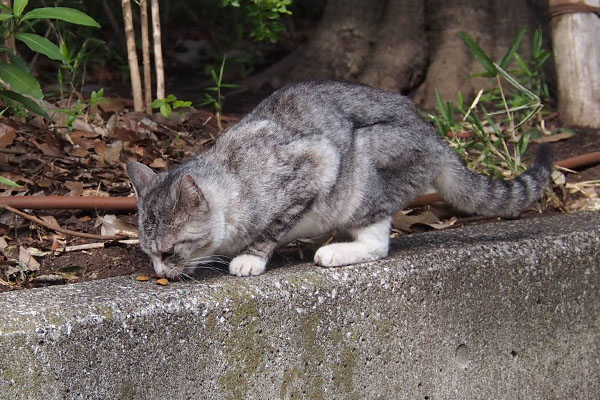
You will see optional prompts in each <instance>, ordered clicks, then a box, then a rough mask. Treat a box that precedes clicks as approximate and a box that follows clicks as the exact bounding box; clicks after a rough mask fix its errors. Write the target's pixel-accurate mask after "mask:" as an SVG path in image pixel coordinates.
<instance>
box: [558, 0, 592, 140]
mask: <svg viewBox="0 0 600 400" xmlns="http://www.w3.org/2000/svg"><path fill="white" fill-rule="evenodd" d="M556 3H558V2H556V1H553V0H551V1H550V6H552V5H553V4H556ZM560 3H562V4H564V3H575V4H579V3H580V0H577V1H572V0H569V1H566V0H561V2H560ZM585 3H586V4H588V5H590V6H595V7H598V6H600V1H599V0H587V1H586V2H585ZM599 38H600V17H598V16H597V15H595V14H592V13H568V14H564V15H560V16H556V17H555V18H554V19H553V20H552V40H553V48H554V58H555V62H556V72H557V81H558V112H559V114H560V119H561V120H562V121H563V122H564V123H566V124H568V125H575V126H582V127H591V128H600V64H599V61H600V42H598V40H599Z"/></svg>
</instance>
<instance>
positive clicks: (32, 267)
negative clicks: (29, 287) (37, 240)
mask: <svg viewBox="0 0 600 400" xmlns="http://www.w3.org/2000/svg"><path fill="white" fill-rule="evenodd" d="M19 264H20V265H21V267H22V270H23V272H33V271H38V270H39V269H40V263H39V262H37V260H36V259H35V258H33V256H32V255H31V253H30V252H29V250H28V249H26V248H25V247H23V246H20V247H19Z"/></svg>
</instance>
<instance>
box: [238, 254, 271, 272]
mask: <svg viewBox="0 0 600 400" xmlns="http://www.w3.org/2000/svg"><path fill="white" fill-rule="evenodd" d="M266 265H267V262H266V260H263V259H262V258H260V257H256V256H252V255H249V254H242V255H240V256H237V257H236V258H234V259H233V260H231V262H230V263H229V273H230V274H231V275H237V276H251V275H260V274H262V273H263V272H265V266H266Z"/></svg>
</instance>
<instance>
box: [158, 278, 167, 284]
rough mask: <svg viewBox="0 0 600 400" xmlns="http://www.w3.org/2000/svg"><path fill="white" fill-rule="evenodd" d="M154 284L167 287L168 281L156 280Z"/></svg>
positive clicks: (165, 279)
mask: <svg viewBox="0 0 600 400" xmlns="http://www.w3.org/2000/svg"><path fill="white" fill-rule="evenodd" d="M156 283H158V284H159V285H161V286H167V285H168V284H169V280H168V279H167V278H161V279H157V280H156Z"/></svg>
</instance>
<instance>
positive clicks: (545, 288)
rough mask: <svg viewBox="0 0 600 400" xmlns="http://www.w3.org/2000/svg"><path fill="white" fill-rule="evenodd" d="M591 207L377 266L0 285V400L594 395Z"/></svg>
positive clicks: (463, 233)
mask: <svg viewBox="0 0 600 400" xmlns="http://www.w3.org/2000/svg"><path fill="white" fill-rule="evenodd" d="M599 253H600V213H597V212H587V213H578V214H572V215H559V216H554V217H547V218H536V219H529V220H519V221H509V222H499V223H495V224H486V225H479V226H472V227H467V228H460V229H452V230H447V231H442V232H432V233H424V234H415V235H411V236H406V237H403V238H400V239H396V240H394V241H393V245H392V251H391V256H390V257H389V258H388V259H386V260H382V261H377V262H371V263H364V264H361V265H356V266H350V267H345V268H336V269H320V268H318V267H315V266H312V265H310V264H303V265H291V266H282V267H281V268H274V269H272V270H269V271H268V272H267V273H266V274H265V275H262V276H259V277H255V278H246V279H242V278H236V277H230V276H222V277H213V278H210V279H203V280H201V281H200V282H180V283H173V284H171V285H169V286H167V287H159V286H157V285H155V284H152V283H149V282H146V283H141V282H137V281H135V280H134V279H133V277H123V278H118V279H110V280H104V281H97V282H91V283H86V284H75V285H69V286H62V287H52V288H44V289H34V290H27V291H20V292H11V293H6V294H2V295H0V306H1V309H0V398H1V399H11V400H12V399H63V398H64V399H103V400H104V399H168V400H176V399H214V400H218V399H431V400H434V399H593V398H600V261H599V257H598V255H599Z"/></svg>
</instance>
